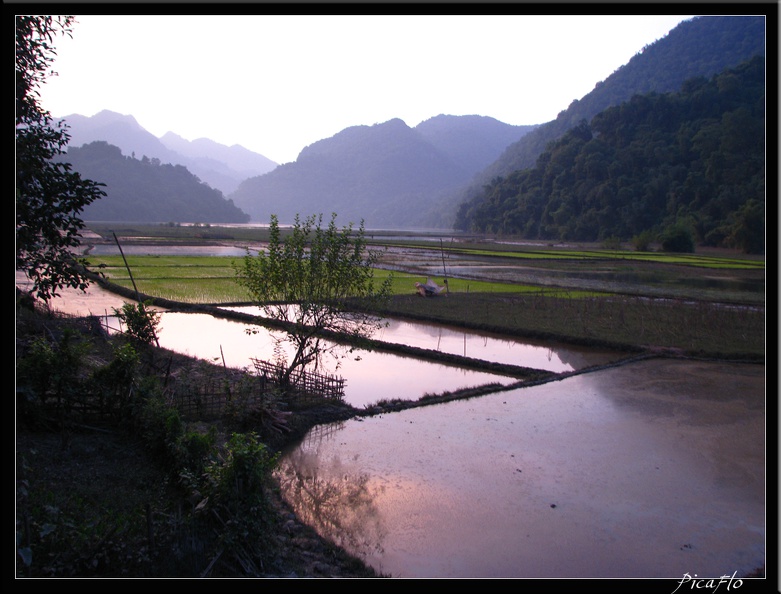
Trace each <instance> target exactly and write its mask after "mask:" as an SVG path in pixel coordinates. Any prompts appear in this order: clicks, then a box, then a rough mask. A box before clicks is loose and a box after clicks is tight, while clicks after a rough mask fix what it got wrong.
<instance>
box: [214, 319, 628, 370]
mask: <svg viewBox="0 0 781 594" xmlns="http://www.w3.org/2000/svg"><path fill="white" fill-rule="evenodd" d="M225 309H229V310H232V311H239V312H243V313H249V314H253V315H260V309H259V308H257V307H253V306H237V307H226V308H225ZM386 322H387V326H385V327H384V328H381V329H380V330H378V331H376V332H375V333H374V334H373V335H372V338H374V339H377V340H382V341H384V342H390V343H395V344H404V345H408V346H413V347H417V348H422V349H430V350H434V351H438V352H441V353H449V354H452V355H459V356H462V357H471V358H475V359H481V360H483V361H491V362H493V363H503V364H508V365H519V366H521V367H530V368H532V369H543V370H545V371H552V372H554V373H561V372H565V371H573V370H576V369H582V368H583V367H589V366H591V365H603V364H605V363H609V362H611V361H615V360H617V359H619V358H621V357H622V356H623V355H622V354H621V353H617V352H615V351H607V350H601V349H581V348H577V347H573V346H569V345H564V344H555V343H551V342H547V343H541V342H540V343H535V342H533V341H528V340H515V339H512V338H509V337H507V336H502V335H500V334H492V333H489V332H475V331H472V330H469V331H465V330H463V329H457V328H453V327H449V326H445V325H443V324H434V323H421V322H409V321H406V320H399V319H393V318H389V319H387V320H386Z"/></svg>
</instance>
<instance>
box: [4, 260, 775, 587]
mask: <svg viewBox="0 0 781 594" xmlns="http://www.w3.org/2000/svg"><path fill="white" fill-rule="evenodd" d="M17 284H20V285H22V286H23V285H24V281H23V279H20V278H19V276H18V275H17ZM64 293H65V295H64V296H63V298H61V299H58V300H56V302H55V303H54V304H53V305H54V306H55V307H56V308H57V309H61V310H63V311H66V312H67V313H72V314H75V315H89V314H91V313H92V314H97V315H101V314H103V313H105V312H106V311H110V308H111V307H119V306H121V304H122V303H123V301H124V300H122V299H121V298H119V297H117V296H115V295H111V294H109V293H106V292H105V291H102V290H100V289H99V288H98V287H91V288H90V289H89V290H88V293H87V294H82V293H78V292H75V291H70V290H65V291H64ZM163 326H164V330H163V332H162V334H161V338H162V341H163V342H164V343H166V344H167V345H168V348H172V349H174V350H180V349H182V352H191V353H193V354H195V355H196V356H201V357H204V358H210V359H216V360H219V359H218V358H220V357H222V356H223V355H224V356H225V358H226V362H227V364H228V365H231V366H236V367H242V366H245V365H247V358H248V357H249V356H259V354H260V353H262V352H263V348H267V346H268V344H269V343H264V340H266V339H264V338H262V337H261V335H254V336H248V335H247V334H246V333H245V332H244V328H243V327H242V326H243V325H242V324H239V323H236V322H231V321H228V320H218V319H216V318H212V317H211V316H207V315H202V314H174V313H171V312H167V313H166V314H164V317H163ZM401 327H402V328H403V327H404V325H403V324H402V325H401ZM386 331H387V334H386V335H385V336H384V339H386V340H401V338H398V336H400V335H401V334H403V335H404V337H405V338H404V339H403V340H405V341H410V342H411V341H412V340H413V338H412V336H411V335H410V333H409V332H408V329H406V328H405V329H403V330H401V331H400V335H397V337H396V338H392V337H393V333H394V330H392V329H391V327H389V329H387V330H386ZM432 332H433V334H432ZM223 333H227V335H224V334H223ZM415 334H416V333H414V332H413V333H412V335H415ZM445 334H446V333H442V334H440V331H439V330H436V331H433V330H431V329H427V330H424V331H421V333H420V334H419V335H418V338H417V339H415V340H421V341H423V342H424V343H425V344H426V345H428V346H426V347H425V348H436V347H432V346H431V344H432V343H433V342H434V341H435V340H436V342H437V344H438V345H439V346H440V347H441V348H454V349H458V348H463V340H464V338H463V333H458V332H456V336H455V337H450V338H449V339H445ZM459 339H460V341H461V342H459ZM471 340H472V337H471V336H470V337H468V338H467V341H468V342H467V346H466V348H467V350H468V353H467V354H468V355H469V356H481V357H488V356H489V355H487V354H485V352H483V355H475V354H474V353H475V350H474V349H478V351H479V348H480V347H479V344H480V341H481V340H482V341H483V342H484V343H485V345H486V346H487V345H488V343H489V342H490V341H489V340H487V339H486V338H485V337H482V338H478V339H477V340H478V343H477V345H478V346H475V345H474V344H473V343H472V342H471ZM244 341H250V342H246V343H245V342H244ZM447 343H452V345H451V346H450V347H445V346H443V345H445V344H447ZM164 346H165V345H164ZM220 346H222V352H221V350H220ZM534 346H535V348H538V347H539V345H534ZM207 347H208V348H207ZM519 349H520V350H523V349H522V347H519ZM500 350H506V351H513V352H515V350H516V347H515V346H506V345H505V346H503V347H500ZM533 352H534V351H533ZM491 356H493V355H491ZM581 356H583V355H582V354H581V353H576V354H574V355H573V354H571V353H567V351H566V349H562V350H559V349H553V348H551V349H548V350H545V353H544V354H543V355H542V356H541V360H542V361H543V362H544V361H546V360H549V361H550V362H551V364H553V361H556V360H557V362H556V363H555V364H556V365H559V364H563V365H571V366H573V367H574V368H580V367H579V365H581V363H586V364H588V365H591V364H596V363H598V362H599V361H600V360H604V357H605V356H606V355H605V354H602V355H598V356H597V359H596V360H595V361H594V362H592V363H589V362H588V361H589V358H588V356H585V358H583V359H578V357H581ZM361 357H362V358H363V357H364V355H363V354H362V355H361ZM531 357H532V359H534V357H537V358H536V359H534V360H535V361H539V360H540V356H539V354H537V355H531ZM600 357H602V358H601V359H600ZM608 358H609V356H608ZM407 362H409V361H405V359H404V358H403V357H396V356H392V357H389V358H388V359H385V360H384V361H382V363H381V364H380V365H379V366H378V367H377V368H376V370H375V371H373V372H372V373H369V374H367V376H368V377H367V378H366V379H365V380H364V381H365V382H366V383H365V385H364V387H363V388H358V392H359V394H364V396H361V397H360V398H363V400H361V399H360V398H358V399H357V400H356V402H357V403H360V402H368V401H376V400H377V398H379V397H380V393H381V388H382V389H384V388H386V387H390V393H393V394H396V396H392V397H403V396H402V394H405V395H407V396H406V397H412V398H417V397H419V395H420V393H419V391H421V390H422V391H430V392H432V393H433V392H441V391H442V389H443V388H442V386H443V384H444V383H445V382H444V381H443V379H442V378H443V377H444V375H445V374H444V373H443V371H442V370H441V369H439V367H444V366H436V365H432V364H426V363H424V362H417V363H415V364H416V365H419V367H417V368H405V367H403V366H402V364H406V363H407ZM516 364H520V365H527V364H525V363H519V362H517V361H516ZM346 366H347V364H346V362H345V364H344V367H345V369H344V371H345V372H344V375H345V377H347V384H348V390H349V389H350V388H351V387H352V388H354V387H356V385H360V380H358V379H356V378H357V376H356V375H355V374H353V373H352V372H350V373H347V369H346ZM528 366H531V367H540V368H545V367H541V366H540V365H538V364H536V363H535V364H528ZM368 368H369V366H364V369H368ZM449 369H450V368H448V370H449ZM381 372H382V373H384V374H385V375H380V373H381ZM463 373H464V372H463V371H462V370H457V372H456V377H457V379H456V380H454V384H460V385H471V384H472V383H473V382H477V383H485V381H483V380H486V379H489V378H486V377H480V378H477V377H467V376H466V375H460V376H459V375H458V374H463ZM487 375H489V376H491V374H487ZM429 380H431V381H432V383H431V384H430V385H428V384H426V382H428V381H429ZM505 380H506V378H502V376H491V377H490V381H505ZM367 393H370V394H371V397H369V398H367V397H366V396H365V394H367ZM765 394H766V387H765V367H764V366H763V365H740V364H726V363H718V362H716V363H714V362H700V361H683V360H665V359H658V360H650V361H644V362H639V363H632V364H629V365H624V366H621V367H615V368H610V369H603V370H601V371H596V372H592V373H588V374H584V375H577V376H573V377H569V378H567V379H563V380H561V381H555V382H550V383H547V384H543V385H538V386H532V387H527V388H518V389H512V390H509V391H504V392H498V393H495V394H491V395H487V396H482V397H480V398H473V399H470V400H464V401H458V402H450V403H445V404H438V405H434V406H429V407H424V408H416V409H413V410H408V411H402V412H397V413H392V414H383V415H380V416H375V417H368V418H364V419H362V420H359V419H354V420H351V421H347V422H343V423H339V424H333V425H326V426H323V427H318V428H316V429H315V430H313V431H311V432H310V433H309V434H308V435H307V436H306V437H305V438H304V440H303V441H302V442H301V443H300V444H296V445H295V446H294V447H291V448H290V449H289V450H288V451H287V452H285V455H284V457H283V459H282V463H281V466H280V470H279V476H280V479H281V482H282V486H283V494H284V495H285V497H286V498H287V499H288V501H289V502H290V503H291V504H292V505H293V506H294V508H295V509H296V510H297V512H298V514H299V515H300V517H301V518H302V519H304V520H305V521H307V522H308V523H310V524H311V525H312V526H314V527H315V528H316V529H318V531H319V532H320V533H321V534H323V535H324V536H326V537H328V538H331V539H333V540H334V541H336V542H338V543H339V544H341V545H343V546H345V548H347V549H348V550H350V551H352V552H354V553H355V554H357V555H358V556H360V557H362V558H363V559H364V560H365V561H366V562H368V563H369V564H371V565H372V566H373V567H375V568H376V569H377V570H378V571H381V572H383V573H385V574H388V575H392V576H396V577H668V578H673V579H680V577H681V576H683V575H684V573H688V574H690V575H694V574H697V575H698V576H700V577H704V576H711V577H719V576H721V575H730V576H731V575H733V573H734V572H737V573H738V575H741V574H745V573H746V572H749V571H752V570H754V569H755V568H757V567H760V566H763V565H764V563H765V553H766V551H765V542H766V532H765V530H766V523H765V518H766V515H765V514H766V487H765V483H766V477H765V468H766V437H765V436H766V410H765ZM382 397H387V396H382ZM349 398H352V396H349ZM359 405H360V404H359ZM334 526H336V527H337V528H336V529H335V528H334Z"/></svg>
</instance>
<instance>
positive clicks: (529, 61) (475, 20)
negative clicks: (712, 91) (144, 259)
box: [41, 4, 690, 163]
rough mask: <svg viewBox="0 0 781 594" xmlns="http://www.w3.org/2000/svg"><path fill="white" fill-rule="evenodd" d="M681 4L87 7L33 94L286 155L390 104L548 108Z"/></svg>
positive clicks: (396, 107)
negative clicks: (585, 7)
mask: <svg viewBox="0 0 781 594" xmlns="http://www.w3.org/2000/svg"><path fill="white" fill-rule="evenodd" d="M551 6H552V7H555V6H556V5H555V4H554V5H551ZM667 6H669V7H670V8H673V7H674V5H672V4H671V5H667ZM687 18H690V15H677V16H591V15H575V16H566V15H562V16H529V15H462V16H456V15H431V16H427V15H409V16H404V15H394V16H382V15H380V16H362V15H313V16H306V15H301V16H284V15H283V16H263V15H252V16H250V15H247V16H237V15H226V16H218V15H199V16H195V15H172V16H161V15H148V16H139V15H133V16H121V15H120V16H99V15H83V16H77V17H76V21H77V22H76V25H75V27H74V31H73V38H72V39H69V38H67V37H59V38H57V40H56V47H57V58H56V60H55V62H54V69H55V70H56V71H57V72H58V76H56V77H52V78H49V79H48V80H47V82H46V84H45V85H44V86H43V88H42V89H41V103H42V105H43V107H44V108H45V109H48V110H49V111H50V112H51V114H52V115H53V116H55V117H63V116H67V115H70V114H74V113H78V114H81V115H85V116H92V115H94V114H95V113H97V112H99V111H101V110H104V109H109V110H111V111H116V112H118V113H121V114H127V115H132V116H134V117H135V118H136V120H137V121H138V123H139V124H140V125H141V126H142V127H144V128H145V129H146V130H148V131H149V132H151V133H152V134H154V135H155V136H162V135H163V134H165V133H166V132H168V131H171V132H174V133H176V134H178V135H180V136H182V137H184V138H186V139H188V140H195V139H196V138H203V137H205V138H210V139H212V140H214V141H216V142H219V143H222V144H226V145H233V144H240V145H242V146H244V147H246V148H248V149H250V150H252V151H255V152H258V153H260V154H262V155H264V156H266V157H268V158H269V159H271V160H273V161H276V162H277V163H287V162H290V161H294V160H295V159H296V157H297V156H298V153H299V152H300V151H301V149H303V148H304V147H305V146H307V145H309V144H312V143H313V142H316V141H318V140H321V139H323V138H328V137H331V136H333V135H334V134H336V133H338V132H340V131H341V130H343V129H345V128H347V127H350V126H357V125H372V124H376V123H380V122H386V121H388V120H390V119H392V118H401V119H402V120H404V121H405V122H406V123H407V125H409V126H411V127H414V126H416V125H417V124H419V123H420V122H421V121H423V120H426V119H428V118H431V117H434V116H436V115H439V114H448V115H483V116H490V117H493V118H496V119H497V120H500V121H502V122H505V123H507V124H542V123H545V122H548V121H550V120H553V119H555V118H556V116H557V114H558V113H559V112H560V111H562V110H563V109H566V108H567V106H569V104H570V103H571V102H572V100H574V99H580V98H582V97H583V96H584V95H586V94H587V93H589V92H590V91H591V90H592V89H593V88H594V85H595V84H596V83H597V82H599V81H601V80H604V79H605V78H607V77H608V76H610V74H612V73H613V72H614V71H615V70H616V69H618V68H619V67H621V66H622V65H624V64H626V63H627V62H628V61H629V60H630V59H631V58H632V56H634V55H635V54H636V53H637V52H638V51H640V50H641V49H642V48H643V46H645V45H648V44H650V43H653V42H654V41H656V40H657V39H659V38H661V37H663V36H664V35H666V34H667V33H668V32H669V31H670V30H671V29H673V28H675V26H676V25H677V24H678V23H680V22H681V21H683V20H685V19H687Z"/></svg>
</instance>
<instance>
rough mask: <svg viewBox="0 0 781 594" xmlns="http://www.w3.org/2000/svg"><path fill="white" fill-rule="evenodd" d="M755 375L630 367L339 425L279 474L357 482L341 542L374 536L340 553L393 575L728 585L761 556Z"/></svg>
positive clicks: (724, 369) (760, 443)
mask: <svg viewBox="0 0 781 594" xmlns="http://www.w3.org/2000/svg"><path fill="white" fill-rule="evenodd" d="M763 376H764V371H763V369H762V368H761V367H759V366H747V367H746V366H743V367H741V366H738V365H732V366H730V365H725V364H723V363H698V362H687V361H667V360H656V361H646V362H642V363H635V364H631V365H626V366H622V367H617V368H610V369H607V370H602V371H598V372H594V373H590V374H584V375H579V376H573V377H570V378H567V379H564V380H562V381H560V382H550V383H547V384H542V385H538V386H533V387H528V388H519V389H515V390H510V391H506V392H502V393H496V394H490V395H486V396H481V397H480V398H476V399H471V400H462V401H457V402H450V403H446V404H437V405H434V406H429V407H423V408H417V409H413V410H408V411H402V412H397V413H391V414H383V415H379V416H375V417H369V418H363V419H352V420H349V421H347V422H343V423H341V424H339V426H338V427H337V428H335V429H334V431H332V432H330V431H322V432H320V433H319V434H318V435H317V436H312V437H311V438H310V437H307V438H305V439H304V441H303V442H302V443H301V444H300V445H299V446H298V447H297V448H295V449H294V450H291V451H290V452H289V453H288V454H286V455H285V457H284V458H283V460H282V465H283V468H287V465H289V464H292V465H293V466H295V465H296V463H297V460H301V459H306V460H307V461H308V465H309V468H310V469H311V467H312V464H313V463H314V459H317V460H318V463H317V464H318V467H319V468H320V473H321V476H323V475H324V474H325V473H326V469H332V468H338V470H339V473H340V476H341V477H346V478H344V479H343V481H344V484H346V485H353V484H355V483H356V482H357V477H360V484H361V485H362V487H363V491H362V493H363V494H364V496H365V497H364V498H363V499H362V500H361V501H362V505H363V506H364V508H365V509H371V515H370V518H371V522H370V523H369V524H367V530H366V531H364V532H363V533H361V530H360V526H359V525H357V524H355V523H351V524H350V531H351V532H350V535H349V536H350V539H352V540H353V541H356V542H361V543H364V544H365V543H366V542H367V541H368V540H370V539H371V538H375V537H376V538H378V539H379V540H378V541H377V542H376V543H374V544H375V545H376V546H370V547H366V546H364V547H363V548H362V550H355V551H354V552H356V553H358V554H359V555H360V556H362V557H363V558H364V559H365V560H366V561H367V562H369V563H370V564H371V565H372V566H373V567H375V568H376V569H378V570H379V571H382V572H385V573H386V574H391V575H392V576H393V577H444V578H447V577H450V578H454V577H530V578H531V577H667V578H674V577H680V576H682V575H683V574H684V572H689V573H690V574H691V575H694V574H695V573H697V574H699V575H722V574H724V573H727V574H729V575H732V572H733V571H737V572H738V575H740V573H741V572H746V571H750V570H752V569H754V568H756V567H758V566H759V565H760V564H761V563H762V561H763V559H764V528H763V523H764V510H765V504H764V497H763V492H764V471H763V465H764V462H763V460H764V453H763V452H764V439H763V437H762V436H763V427H764V409H763V406H762V402H763V387H764V381H763ZM706 377H708V378H711V381H710V382H704V381H702V380H703V378H706ZM660 378H662V379H663V380H664V381H662V382H660V381H658V380H659V379H660ZM704 418H705V419H708V420H707V423H706V424H701V423H699V422H698V420H700V419H704ZM727 436H729V437H727ZM389 453H392V454H391V455H389ZM287 471H288V472H292V471H293V470H291V469H290V468H288V470H287ZM310 472H311V470H310ZM315 472H317V471H315ZM329 476H332V475H329ZM350 477H356V478H350ZM283 493H284V490H283ZM332 497H333V495H332ZM286 498H287V496H286ZM310 511H311V510H310ZM351 518H352V516H351ZM331 524H332V525H334V524H337V525H338V522H332V523H331ZM329 536H336V538H339V535H329ZM724 567H728V568H729V570H725V569H723V568H724Z"/></svg>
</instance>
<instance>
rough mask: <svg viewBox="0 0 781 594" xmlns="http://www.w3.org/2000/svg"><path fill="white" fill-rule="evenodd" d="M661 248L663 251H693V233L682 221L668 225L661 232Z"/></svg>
mask: <svg viewBox="0 0 781 594" xmlns="http://www.w3.org/2000/svg"><path fill="white" fill-rule="evenodd" d="M662 249H663V250H664V251H665V252H679V253H694V235H693V234H692V231H691V229H689V227H687V226H686V225H684V224H682V223H676V224H674V225H671V226H670V227H668V228H667V229H666V230H665V232H664V233H663V234H662Z"/></svg>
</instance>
